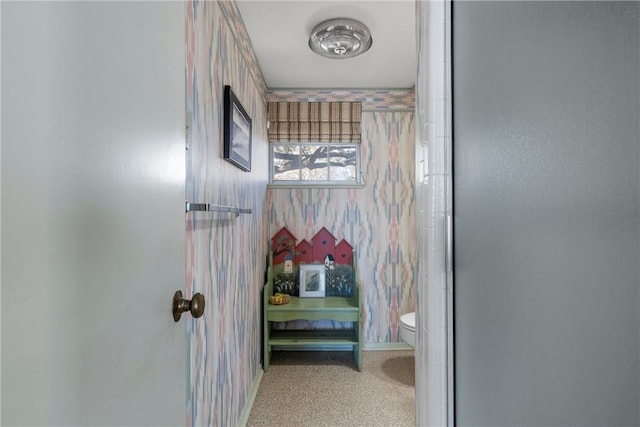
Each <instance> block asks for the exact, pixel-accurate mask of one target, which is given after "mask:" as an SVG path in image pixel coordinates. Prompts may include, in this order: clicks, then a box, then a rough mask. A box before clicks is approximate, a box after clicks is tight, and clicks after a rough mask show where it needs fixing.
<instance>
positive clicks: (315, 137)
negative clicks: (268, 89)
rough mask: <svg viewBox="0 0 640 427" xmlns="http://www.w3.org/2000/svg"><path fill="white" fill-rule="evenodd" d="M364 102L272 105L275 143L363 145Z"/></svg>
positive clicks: (270, 114)
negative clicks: (361, 122)
mask: <svg viewBox="0 0 640 427" xmlns="http://www.w3.org/2000/svg"><path fill="white" fill-rule="evenodd" d="M361 113H362V103H360V102H269V106H268V114H269V141H271V142H287V141H291V142H349V143H354V142H360V134H361V133H362V132H361V128H360V117H361V115H362V114H361Z"/></svg>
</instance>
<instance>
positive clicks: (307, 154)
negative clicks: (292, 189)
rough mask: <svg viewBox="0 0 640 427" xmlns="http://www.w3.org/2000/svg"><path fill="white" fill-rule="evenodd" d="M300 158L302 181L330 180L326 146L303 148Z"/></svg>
mask: <svg viewBox="0 0 640 427" xmlns="http://www.w3.org/2000/svg"><path fill="white" fill-rule="evenodd" d="M300 158H301V160H302V165H301V168H300V169H301V170H300V173H301V177H302V178H301V179H302V180H306V181H327V180H328V179H329V168H328V164H327V146H326V145H304V146H302V147H301V156H300Z"/></svg>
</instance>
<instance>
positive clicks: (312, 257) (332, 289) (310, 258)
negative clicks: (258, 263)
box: [271, 227, 354, 296]
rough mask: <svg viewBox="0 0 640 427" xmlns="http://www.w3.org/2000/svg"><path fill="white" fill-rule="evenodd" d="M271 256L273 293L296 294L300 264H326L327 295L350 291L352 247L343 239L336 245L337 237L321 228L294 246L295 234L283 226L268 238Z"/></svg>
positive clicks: (347, 294)
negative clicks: (309, 237)
mask: <svg viewBox="0 0 640 427" xmlns="http://www.w3.org/2000/svg"><path fill="white" fill-rule="evenodd" d="M271 253H272V256H273V264H272V265H273V292H282V293H285V294H289V295H293V296H298V295H299V294H300V284H299V277H298V271H299V266H300V265H302V264H319V265H323V266H324V267H325V277H326V281H325V285H326V287H325V291H326V296H350V295H352V293H353V286H354V282H353V280H354V271H353V247H352V246H351V245H350V244H349V243H348V242H347V241H346V240H344V239H342V240H341V241H340V243H338V245H337V246H336V238H335V237H334V236H333V234H331V233H330V232H329V230H327V229H326V228H325V227H322V228H321V229H320V231H318V232H317V233H316V235H315V236H313V238H312V239H311V242H309V241H308V240H302V241H301V242H300V243H298V244H297V245H296V236H294V235H293V233H291V232H290V231H289V230H287V228H286V227H282V228H281V229H280V230H279V231H278V232H277V233H276V234H275V235H274V236H273V237H272V239H271Z"/></svg>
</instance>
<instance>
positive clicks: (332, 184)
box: [268, 141, 364, 188]
mask: <svg viewBox="0 0 640 427" xmlns="http://www.w3.org/2000/svg"><path fill="white" fill-rule="evenodd" d="M337 145H340V146H341V147H349V148H355V152H356V164H355V166H356V171H355V179H354V180H333V181H332V180H331V179H329V180H326V181H317V180H303V179H297V180H274V152H275V151H274V150H275V149H276V148H277V147H283V146H293V147H304V146H325V147H327V156H329V152H330V150H329V149H330V148H335V147H336V146H337ZM361 146H362V144H361V143H343V142H340V143H336V142H290V141H289V142H270V143H269V185H268V186H269V187H274V188H306V187H314V188H361V187H364V182H363V179H362V171H361V168H360V165H361V158H362V148H361ZM300 152H302V150H300ZM328 173H331V168H329V169H328ZM301 175H302V174H301V173H299V174H298V176H299V177H301ZM329 178H330V177H329Z"/></svg>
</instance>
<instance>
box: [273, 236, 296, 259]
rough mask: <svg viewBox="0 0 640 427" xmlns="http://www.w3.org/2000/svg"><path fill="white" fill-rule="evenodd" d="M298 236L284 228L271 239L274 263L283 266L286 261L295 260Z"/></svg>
mask: <svg viewBox="0 0 640 427" xmlns="http://www.w3.org/2000/svg"><path fill="white" fill-rule="evenodd" d="M295 248H296V236H294V235H293V233H292V232H290V231H289V230H287V229H286V228H285V227H282V228H281V229H280V231H278V232H277V233H276V234H275V235H274V236H273V238H272V239H271V252H273V263H274V264H282V263H283V262H284V261H285V260H286V259H290V260H294V259H295V250H296V249H295Z"/></svg>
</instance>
